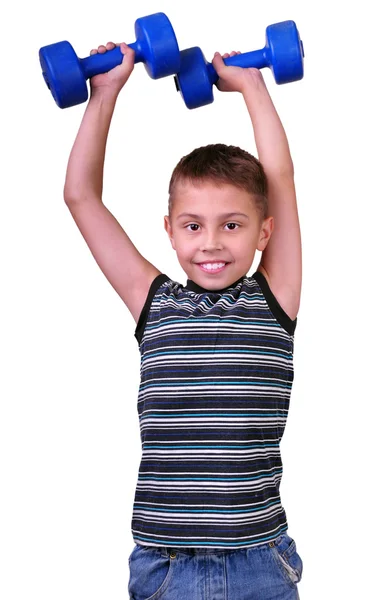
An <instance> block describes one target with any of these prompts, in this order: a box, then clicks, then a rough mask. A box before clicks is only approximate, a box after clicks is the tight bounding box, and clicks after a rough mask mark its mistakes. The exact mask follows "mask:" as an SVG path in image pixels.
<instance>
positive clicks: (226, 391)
mask: <svg viewBox="0 0 388 600" xmlns="http://www.w3.org/2000/svg"><path fill="white" fill-rule="evenodd" d="M296 321H297V320H296V319H295V320H294V321H292V320H291V319H290V318H289V317H288V315H287V314H286V313H285V311H284V310H283V309H282V307H281V306H280V304H279V303H278V302H277V300H276V298H275V296H274V295H273V294H272V292H271V289H270V287H269V285H268V282H267V280H266V279H265V277H264V276H263V275H262V274H261V273H260V272H258V271H257V272H256V273H254V274H253V275H252V276H244V277H241V278H240V279H239V280H238V281H236V282H235V283H234V284H232V285H231V286H230V287H228V288H225V289H223V290H217V291H208V290H205V289H204V288H201V287H200V286H198V285H197V284H196V283H195V282H193V281H191V280H188V281H187V285H186V286H182V284H180V283H177V282H176V281H173V280H171V279H170V278H169V277H168V276H167V275H165V274H160V275H158V276H157V277H156V278H155V280H154V281H153V282H152V284H151V286H150V290H149V293H148V296H147V299H146V302H145V304H144V307H143V310H142V313H141V315H140V318H139V321H138V324H137V327H136V332H135V336H136V339H137V341H138V343H139V350H140V356H141V369H140V388H139V397H138V414H139V420H140V436H141V445H142V456H141V462H140V466H139V473H138V480H137V485H136V492H135V499H134V505H133V514H132V535H133V539H134V542H135V543H137V544H140V545H145V546H173V547H197V548H198V547H203V548H229V549H238V548H249V547H251V546H256V545H259V544H262V543H265V542H268V541H269V540H272V539H275V538H276V537H277V536H278V535H279V534H280V533H281V532H284V531H285V530H286V529H287V521H286V514H285V511H284V509H283V507H282V504H281V500H280V494H279V485H280V480H281V476H282V462H281V457H280V449H279V443H280V440H281V438H282V435H283V431H284V427H285V424H286V418H287V413H288V407H289V401H290V394H291V387H292V382H293V377H294V371H293V341H294V337H293V336H294V331H295V327H296Z"/></svg>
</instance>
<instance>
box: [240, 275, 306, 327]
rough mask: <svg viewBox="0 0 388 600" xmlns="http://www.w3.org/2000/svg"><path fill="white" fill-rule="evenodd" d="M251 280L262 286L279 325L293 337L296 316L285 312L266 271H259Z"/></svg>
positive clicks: (262, 290)
mask: <svg viewBox="0 0 388 600" xmlns="http://www.w3.org/2000/svg"><path fill="white" fill-rule="evenodd" d="M263 271H264V272H263ZM251 279H253V280H255V281H256V283H257V284H258V285H259V286H260V289H261V292H262V294H263V296H264V298H265V300H266V302H267V304H268V307H269V309H270V311H271V313H272V314H273V316H274V317H275V319H276V320H277V321H278V323H280V325H281V326H282V327H283V329H285V330H286V331H287V333H288V334H290V335H293V334H294V332H295V328H296V324H297V318H296V315H294V313H292V312H291V313H290V314H289V313H288V312H287V311H286V310H285V307H284V303H283V304H282V303H281V302H280V301H279V297H278V296H279V295H278V294H276V292H274V290H273V288H272V286H271V281H270V279H269V277H268V274H267V273H266V272H265V270H264V269H258V270H257V271H256V272H255V273H253V275H252V277H251Z"/></svg>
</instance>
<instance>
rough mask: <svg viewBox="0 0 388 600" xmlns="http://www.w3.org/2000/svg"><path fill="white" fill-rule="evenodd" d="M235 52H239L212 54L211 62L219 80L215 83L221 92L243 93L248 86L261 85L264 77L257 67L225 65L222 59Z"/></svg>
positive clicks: (233, 54)
mask: <svg viewBox="0 0 388 600" xmlns="http://www.w3.org/2000/svg"><path fill="white" fill-rule="evenodd" d="M236 54H241V52H234V51H233V52H231V53H230V54H228V53H225V54H223V55H222V56H221V54H220V53H219V52H216V53H215V54H214V58H213V60H212V64H213V67H214V68H215V70H216V71H217V75H218V76H219V80H218V81H217V83H216V86H217V87H218V89H219V90H221V91H222V92H241V93H243V92H244V91H245V89H246V88H247V87H249V86H252V85H254V86H257V85H258V84H259V85H260V84H261V85H263V84H264V79H263V76H262V74H261V71H260V70H259V69H255V68H245V67H244V68H242V67H232V66H230V67H228V66H226V65H225V63H224V61H223V59H224V58H229V57H230V56H236Z"/></svg>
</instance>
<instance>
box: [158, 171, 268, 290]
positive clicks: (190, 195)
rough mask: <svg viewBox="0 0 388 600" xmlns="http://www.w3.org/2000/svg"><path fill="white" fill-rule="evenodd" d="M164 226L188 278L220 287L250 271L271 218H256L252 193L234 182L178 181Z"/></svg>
mask: <svg viewBox="0 0 388 600" xmlns="http://www.w3.org/2000/svg"><path fill="white" fill-rule="evenodd" d="M164 226H165V229H166V231H167V233H168V236H169V238H170V240H171V244H172V247H173V248H174V250H175V251H176V253H177V257H178V261H179V263H180V265H181V267H182V269H183V270H184V271H185V273H186V274H187V277H188V279H191V280H192V281H194V282H195V283H196V284H197V285H200V286H201V287H203V288H205V289H208V290H218V289H223V288H226V287H228V286H230V285H231V284H232V283H234V282H235V281H237V280H238V279H240V277H242V276H243V275H245V274H246V273H247V272H248V270H249V269H250V267H251V265H252V262H253V260H254V256H255V252H256V250H261V251H262V250H264V248H265V247H266V245H267V243H268V241H269V238H270V236H271V233H272V228H273V218H272V217H269V218H268V219H266V220H265V221H263V222H262V223H260V218H259V214H258V211H257V208H256V206H255V203H254V199H253V197H252V195H251V194H249V193H248V192H246V191H244V190H241V189H239V188H236V187H235V186H234V185H230V184H219V185H216V184H215V183H213V182H211V181H208V182H203V183H196V184H195V185H193V184H192V183H189V182H187V181H181V182H179V183H178V184H177V187H176V189H175V192H174V204H173V208H172V214H171V218H169V217H167V216H166V217H164Z"/></svg>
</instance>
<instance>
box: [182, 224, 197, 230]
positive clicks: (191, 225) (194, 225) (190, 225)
mask: <svg viewBox="0 0 388 600" xmlns="http://www.w3.org/2000/svg"><path fill="white" fill-rule="evenodd" d="M191 227H199V225H197V223H190V224H189V225H186V227H185V229H187V228H189V231H198V229H191Z"/></svg>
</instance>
